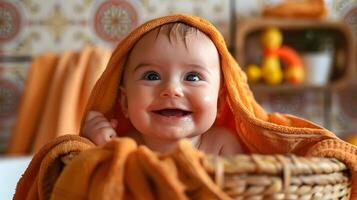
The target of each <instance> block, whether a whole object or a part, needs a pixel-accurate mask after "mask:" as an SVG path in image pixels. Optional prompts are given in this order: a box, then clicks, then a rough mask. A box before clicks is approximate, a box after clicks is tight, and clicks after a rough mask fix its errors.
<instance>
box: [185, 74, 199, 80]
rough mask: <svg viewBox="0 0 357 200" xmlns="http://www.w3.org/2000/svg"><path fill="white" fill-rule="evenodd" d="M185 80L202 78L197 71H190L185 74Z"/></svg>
mask: <svg viewBox="0 0 357 200" xmlns="http://www.w3.org/2000/svg"><path fill="white" fill-rule="evenodd" d="M185 80H186V81H200V80H202V78H201V76H200V74H199V73H196V72H190V73H188V74H187V75H186V77H185Z"/></svg>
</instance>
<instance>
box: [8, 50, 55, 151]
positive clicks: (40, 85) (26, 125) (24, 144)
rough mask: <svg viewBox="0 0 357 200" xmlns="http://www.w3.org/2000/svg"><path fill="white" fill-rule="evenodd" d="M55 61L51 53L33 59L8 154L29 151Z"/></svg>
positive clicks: (39, 119) (47, 91)
mask: <svg viewBox="0 0 357 200" xmlns="http://www.w3.org/2000/svg"><path fill="white" fill-rule="evenodd" d="M57 63H58V56H57V55H55V54H51V53H45V54H42V55H40V56H38V57H36V58H34V59H33V61H32V63H31V66H30V69H29V75H28V78H27V81H26V86H25V90H24V94H23V96H22V99H21V103H20V107H19V111H18V113H17V119H16V124H15V126H14V129H13V131H12V135H11V141H10V146H9V150H8V153H9V154H24V153H26V152H30V150H31V146H32V143H33V141H34V140H35V137H36V131H37V128H38V124H39V123H40V121H41V115H42V113H43V110H44V107H43V105H44V104H45V102H46V98H47V94H48V93H49V88H50V83H51V81H52V78H53V74H54V71H55V69H56V66H57Z"/></svg>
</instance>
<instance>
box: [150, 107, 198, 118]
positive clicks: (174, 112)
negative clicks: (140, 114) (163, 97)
mask: <svg viewBox="0 0 357 200" xmlns="http://www.w3.org/2000/svg"><path fill="white" fill-rule="evenodd" d="M153 112H154V113H156V114H159V115H163V116H165V117H183V116H186V115H190V114H191V113H192V112H190V111H186V110H181V109H162V110H155V111H153Z"/></svg>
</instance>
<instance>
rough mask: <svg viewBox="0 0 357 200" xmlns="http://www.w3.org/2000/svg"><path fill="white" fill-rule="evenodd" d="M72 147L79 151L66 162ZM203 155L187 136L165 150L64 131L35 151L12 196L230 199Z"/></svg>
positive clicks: (17, 198) (55, 199)
mask: <svg viewBox="0 0 357 200" xmlns="http://www.w3.org/2000/svg"><path fill="white" fill-rule="evenodd" d="M71 152H72V153H73V152H80V153H78V154H77V155H75V156H74V157H73V158H72V159H71V158H70V159H68V161H67V163H66V165H64V164H63V158H64V157H66V156H68V155H71V154H69V153H71ZM202 156H203V154H202V152H199V151H198V150H197V149H195V148H194V147H193V146H192V145H191V143H190V142H188V141H185V140H182V141H180V142H179V144H178V147H177V148H176V149H175V151H173V152H171V153H169V154H166V155H165V154H159V153H154V152H152V151H151V150H149V149H148V148H147V147H145V146H139V147H137V145H136V143H135V142H134V140H132V139H130V138H115V139H113V140H112V141H110V142H108V143H107V144H106V145H105V146H104V147H95V146H94V144H92V143H91V142H90V141H88V140H87V139H85V138H82V137H80V136H77V135H65V136H61V137H58V138H56V139H55V140H54V141H52V142H51V143H49V144H47V145H46V146H44V147H43V148H42V149H41V150H40V151H39V152H38V153H37V154H36V155H35V157H34V158H33V159H32V161H31V163H30V165H29V167H28V168H27V169H26V171H25V173H24V175H23V176H22V178H21V179H20V181H19V182H18V184H17V188H16V193H15V196H14V200H20V199H21V200H23V199H28V200H35V199H51V200H67V199H76V200H81V199H83V200H84V199H102V200H103V199H104V200H105V199H118V200H120V199H137V200H140V199H145V200H150V199H152V200H154V199H158V200H166V199H175V200H188V199H202V200H203V199H222V200H228V199H230V197H229V196H228V195H227V194H225V193H224V192H223V191H222V190H221V189H220V188H219V187H218V186H217V185H216V184H215V183H214V182H213V180H212V179H211V178H210V177H209V175H208V173H207V172H206V171H205V169H204V167H203V164H202Z"/></svg>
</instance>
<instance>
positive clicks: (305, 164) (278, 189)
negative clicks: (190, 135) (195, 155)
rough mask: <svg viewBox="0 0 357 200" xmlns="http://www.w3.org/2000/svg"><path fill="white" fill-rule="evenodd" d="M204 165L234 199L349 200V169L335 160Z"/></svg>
mask: <svg viewBox="0 0 357 200" xmlns="http://www.w3.org/2000/svg"><path fill="white" fill-rule="evenodd" d="M203 165H204V167H205V169H206V171H207V172H208V173H209V174H210V176H211V177H212V178H213V179H214V180H215V182H216V184H217V185H218V186H220V187H221V188H222V189H223V191H225V192H226V193H227V194H228V195H229V196H230V197H232V198H233V199H249V200H253V199H254V200H258V199H291V200H293V199H324V200H325V199H349V196H350V192H351V179H350V175H349V172H348V170H347V167H346V166H345V165H344V164H343V163H342V162H340V161H338V160H337V159H334V158H318V157H298V156H295V155H287V156H284V155H236V156H231V157H218V156H206V157H205V159H204V160H203Z"/></svg>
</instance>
